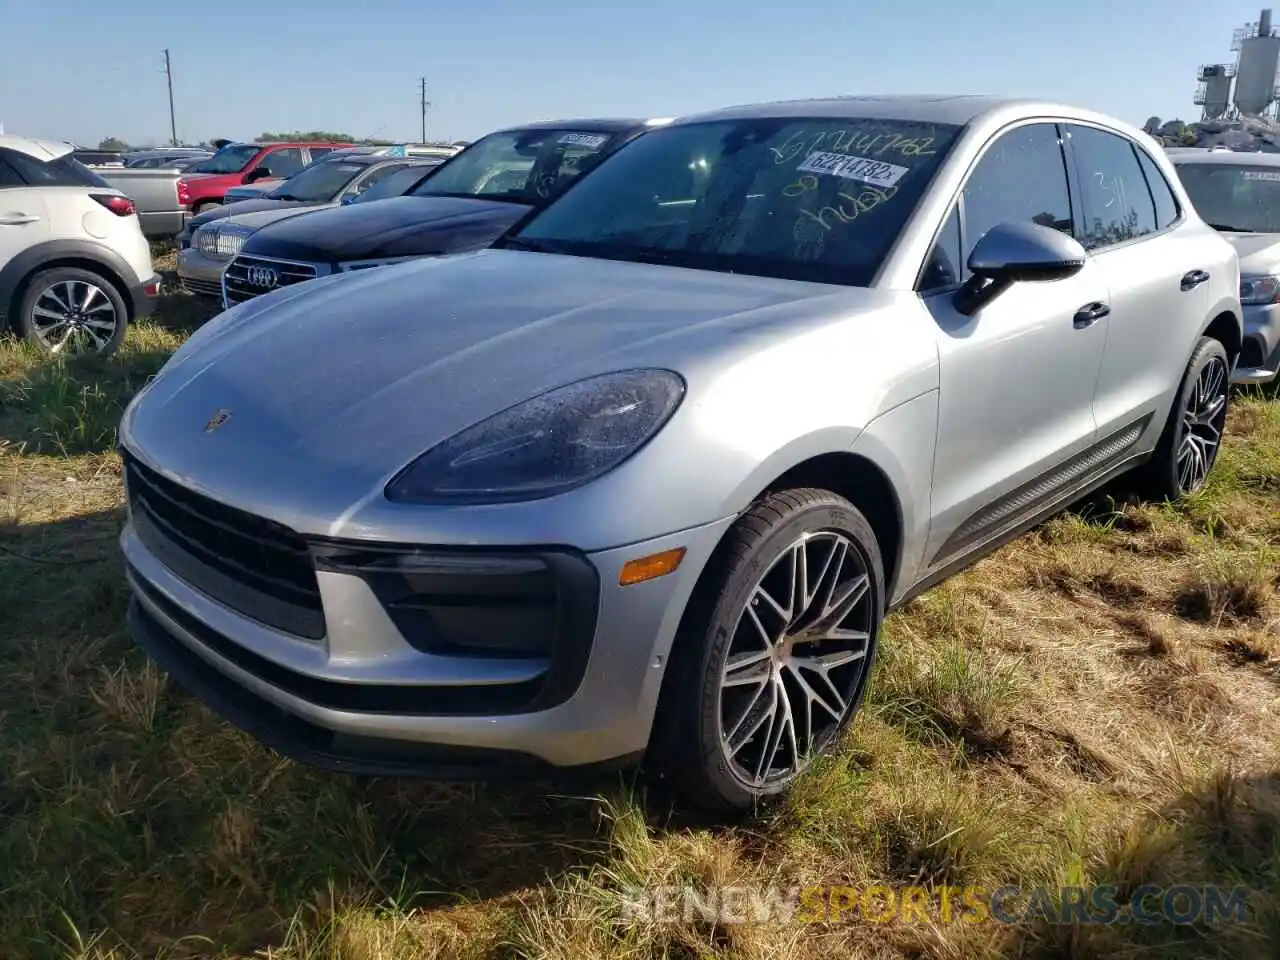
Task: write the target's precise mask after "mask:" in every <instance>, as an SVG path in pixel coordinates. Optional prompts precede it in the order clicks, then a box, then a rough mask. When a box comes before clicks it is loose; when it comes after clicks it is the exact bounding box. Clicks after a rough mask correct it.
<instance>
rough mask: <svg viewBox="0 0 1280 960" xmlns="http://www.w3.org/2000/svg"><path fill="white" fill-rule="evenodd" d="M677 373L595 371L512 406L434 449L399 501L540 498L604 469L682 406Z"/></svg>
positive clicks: (397, 487) (397, 482) (391, 489)
mask: <svg viewBox="0 0 1280 960" xmlns="http://www.w3.org/2000/svg"><path fill="white" fill-rule="evenodd" d="M684 392H685V383H684V380H683V379H682V378H681V377H680V376H679V375H678V374H675V373H672V372H671V371H669V370H624V371H620V372H617V373H607V374H603V375H601V376H596V377H589V378H588V379H586V380H579V381H577V382H575V383H570V384H567V385H565V386H563V387H558V388H556V389H554V390H551V391H549V392H547V393H544V394H541V395H539V396H536V397H533V398H531V399H529V400H525V401H524V402H523V403H518V404H516V405H515V406H513V407H508V408H507V409H506V410H503V411H502V412H500V413H497V414H494V415H493V416H491V417H489V418H488V419H486V420H481V421H480V422H479V423H477V424H474V425H472V426H470V427H467V428H466V429H465V430H462V431H461V432H459V433H456V434H454V435H453V436H452V437H450V438H449V439H448V440H445V441H444V442H442V443H440V444H437V445H436V446H435V447H432V448H431V449H430V450H428V451H427V452H426V453H424V454H423V455H422V456H420V457H418V459H416V460H415V461H413V462H412V463H411V464H409V466H408V467H406V468H405V469H404V470H402V471H401V472H400V473H399V474H397V475H396V476H395V477H394V478H393V479H392V480H391V482H390V483H388V484H387V488H386V495H387V498H388V499H390V500H393V501H396V502H399V503H501V502H510V501H517V500H536V499H539V498H542V497H549V496H552V495H554V494H557V493H562V492H564V491H566V490H570V489H572V488H574V487H578V486H581V485H583V484H585V483H588V482H590V481H591V480H594V479H596V478H597V477H600V476H603V475H604V474H606V473H608V472H609V471H610V470H612V469H614V468H615V467H617V466H618V465H619V464H621V463H622V462H623V461H624V460H626V459H627V458H628V457H630V456H631V455H632V454H634V453H635V452H636V451H638V450H639V449H640V448H641V447H642V446H644V445H645V443H647V442H648V441H649V440H650V439H652V438H653V436H654V435H655V434H656V433H657V432H658V431H659V430H660V429H662V426H663V425H664V424H665V423H666V422H667V420H669V419H670V417H671V415H672V414H673V413H675V410H676V408H677V407H678V406H679V405H680V401H681V400H682V399H683V397H684Z"/></svg>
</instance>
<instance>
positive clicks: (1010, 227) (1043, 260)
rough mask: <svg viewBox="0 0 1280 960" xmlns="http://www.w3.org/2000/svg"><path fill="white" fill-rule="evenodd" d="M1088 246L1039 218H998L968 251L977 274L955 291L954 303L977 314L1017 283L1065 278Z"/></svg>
mask: <svg viewBox="0 0 1280 960" xmlns="http://www.w3.org/2000/svg"><path fill="white" fill-rule="evenodd" d="M1086 256H1087V254H1086V253H1085V250H1084V247H1082V246H1080V243H1079V242H1078V241H1077V240H1076V239H1075V238H1073V237H1069V236H1067V235H1066V234H1065V233H1063V232H1062V231H1061V230H1055V229H1053V228H1052V227H1046V226H1042V225H1041V224H1038V223H1000V224H997V225H996V226H994V227H992V228H991V229H990V230H988V231H987V232H986V233H985V234H983V236H982V239H980V240H979V241H978V242H977V243H976V244H975V245H974V248H973V252H972V253H970V254H969V272H970V273H972V274H973V276H972V277H970V278H969V279H968V280H967V281H966V282H965V284H964V286H962V287H961V288H960V289H959V290H957V291H956V296H955V307H956V309H957V310H958V311H960V313H962V314H964V315H965V316H966V317H969V316H972V315H973V314H975V313H977V312H978V311H979V310H981V309H982V308H983V307H985V306H986V305H987V304H989V303H990V302H991V301H992V300H994V299H995V298H996V297H998V296H1000V294H1002V293H1004V292H1005V291H1006V290H1008V289H1009V288H1010V287H1011V286H1013V285H1014V284H1015V283H1043V282H1046V281H1051V280H1065V279H1066V278H1067V277H1071V276H1074V275H1075V274H1077V273H1079V272H1080V270H1081V268H1082V267H1084V261H1085V257H1086Z"/></svg>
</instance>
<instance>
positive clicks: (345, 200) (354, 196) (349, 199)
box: [342, 193, 360, 207]
mask: <svg viewBox="0 0 1280 960" xmlns="http://www.w3.org/2000/svg"><path fill="white" fill-rule="evenodd" d="M359 198H360V194H358V193H347V194H344V195H343V197H342V206H344V207H345V206H346V205H347V204H349V203H355V202H356V200H358V199H359Z"/></svg>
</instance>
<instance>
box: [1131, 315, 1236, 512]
mask: <svg viewBox="0 0 1280 960" xmlns="http://www.w3.org/2000/svg"><path fill="white" fill-rule="evenodd" d="M1230 399H1231V361H1230V359H1229V358H1228V356H1227V350H1226V348H1225V347H1224V346H1223V345H1222V344H1221V343H1220V342H1219V341H1217V340H1214V339H1212V338H1211V337H1201V338H1200V342H1199V343H1197V344H1196V348H1195V350H1193V351H1192V353H1191V359H1190V360H1189V361H1188V363H1187V368H1186V372H1185V373H1184V374H1183V377H1182V384H1181V386H1180V387H1179V388H1178V394H1177V396H1176V397H1175V399H1174V401H1173V408H1172V409H1171V410H1170V411H1169V419H1168V421H1166V423H1165V428H1164V433H1163V434H1161V436H1160V442H1159V443H1158V444H1157V445H1156V451H1155V454H1154V455H1153V456H1152V458H1151V460H1150V461H1148V463H1147V465H1146V467H1145V469H1144V477H1143V480H1144V481H1145V483H1144V486H1145V488H1146V491H1145V492H1146V493H1148V494H1149V495H1150V496H1151V497H1152V498H1153V499H1160V500H1177V499H1179V498H1181V497H1185V496H1188V495H1189V494H1193V493H1196V492H1197V491H1199V490H1201V489H1203V488H1204V485H1205V483H1206V482H1208V479H1209V473H1210V471H1211V470H1212V469H1213V465H1214V463H1216V462H1217V459H1218V451H1219V450H1220V449H1221V447H1222V435H1223V433H1224V432H1225V430H1226V425H1227V408H1228V406H1229V404H1230Z"/></svg>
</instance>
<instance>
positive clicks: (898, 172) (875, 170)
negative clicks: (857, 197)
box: [796, 150, 909, 187]
mask: <svg viewBox="0 0 1280 960" xmlns="http://www.w3.org/2000/svg"><path fill="white" fill-rule="evenodd" d="M796 169H797V170H799V171H800V172H801V173H825V174H827V175H828V176H832V177H842V178H843V179H845V180H860V181H862V182H863V183H870V184H874V185H875V186H877V187H892V186H893V185H894V184H895V183H897V182H898V181H899V180H901V179H902V175H903V174H904V173H906V172H907V171H908V169H909V168H907V167H899V166H897V165H896V164H892V163H885V162H884V161H883V160H871V159H869V158H867V157H851V156H849V155H848V154H847V153H827V152H825V151H822V150H818V151H816V152H814V153H811V154H809V155H808V156H807V157H805V158H804V163H802V164H800V166H798V167H796Z"/></svg>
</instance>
